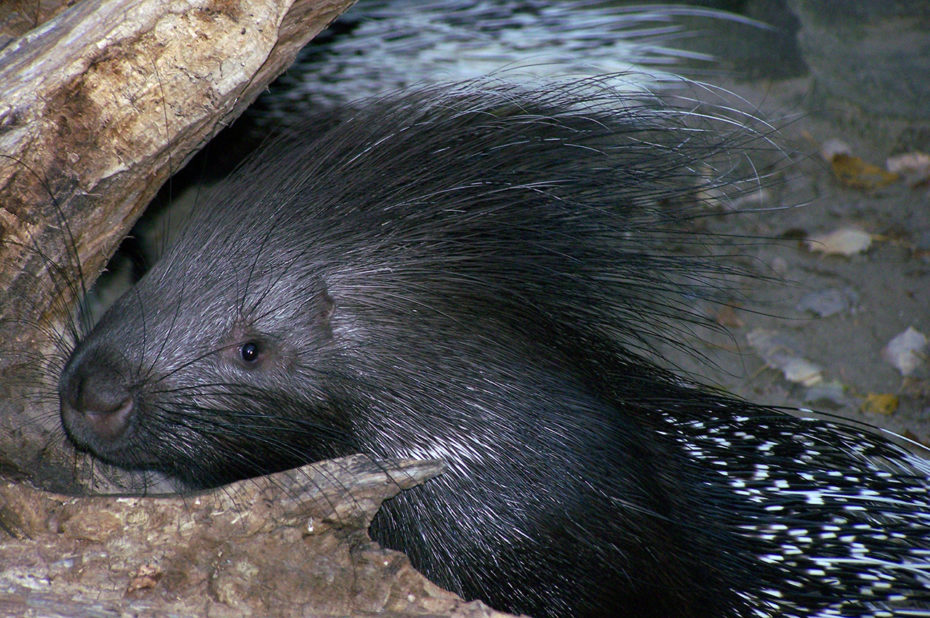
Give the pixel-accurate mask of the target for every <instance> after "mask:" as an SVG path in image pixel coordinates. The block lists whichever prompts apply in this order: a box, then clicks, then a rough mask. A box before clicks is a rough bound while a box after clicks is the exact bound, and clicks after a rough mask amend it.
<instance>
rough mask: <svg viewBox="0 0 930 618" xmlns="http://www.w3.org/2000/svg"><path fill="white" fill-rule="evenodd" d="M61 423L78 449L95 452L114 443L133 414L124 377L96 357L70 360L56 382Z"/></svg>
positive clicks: (86, 355) (130, 395)
mask: <svg viewBox="0 0 930 618" xmlns="http://www.w3.org/2000/svg"><path fill="white" fill-rule="evenodd" d="M58 390H59V396H60V400H61V419H62V422H63V423H64V426H65V429H66V431H67V432H68V435H69V437H70V438H71V439H72V441H74V442H75V444H76V445H77V446H78V447H83V448H91V449H92V450H97V449H99V448H100V447H101V446H102V445H105V444H107V443H109V442H112V441H113V440H116V439H118V438H119V437H120V436H121V435H122V434H123V432H124V431H125V430H126V427H127V426H128V423H129V418H130V415H131V413H132V410H133V399H132V394H131V393H130V392H129V389H128V387H127V384H126V381H125V379H124V373H123V372H120V371H119V370H118V369H117V368H116V366H115V364H114V363H113V362H111V361H110V360H108V359H107V358H106V357H105V356H104V355H101V354H99V353H89V354H84V355H81V357H80V358H74V357H72V362H69V363H68V366H67V367H66V368H65V371H64V373H63V374H62V376H61V380H60V382H59V389H58Z"/></svg>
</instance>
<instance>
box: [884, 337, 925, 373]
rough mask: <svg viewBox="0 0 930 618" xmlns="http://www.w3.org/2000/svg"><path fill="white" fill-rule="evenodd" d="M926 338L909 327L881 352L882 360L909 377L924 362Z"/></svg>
mask: <svg viewBox="0 0 930 618" xmlns="http://www.w3.org/2000/svg"><path fill="white" fill-rule="evenodd" d="M927 344H928V341H927V336H926V335H924V334H923V333H921V332H920V331H918V330H916V329H914V328H913V327H911V326H908V327H907V330H905V331H904V332H903V333H900V334H898V335H897V336H895V337H894V338H893V339H892V340H891V341H889V342H888V345H886V346H885V348H884V349H883V350H882V358H884V359H885V360H886V361H888V362H889V363H891V364H892V365H893V366H894V368H895V369H897V370H898V371H900V372H901V375H903V376H908V375H911V374H912V373H913V372H914V370H915V369H917V367H918V366H919V365H920V364H921V363H922V362H923V361H924V358H925V356H926V355H925V354H924V351H925V350H926V349H927Z"/></svg>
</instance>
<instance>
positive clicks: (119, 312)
mask: <svg viewBox="0 0 930 618" xmlns="http://www.w3.org/2000/svg"><path fill="white" fill-rule="evenodd" d="M697 115H698V114H696V113H695V114H690V115H689V114H685V113H683V112H672V111H671V110H669V109H667V108H663V107H661V106H656V105H654V104H653V102H644V101H642V100H636V99H628V100H626V101H624V100H623V99H621V98H619V97H618V96H617V95H616V94H615V93H613V92H611V91H610V90H609V89H607V88H604V87H599V86H598V85H597V83H596V82H583V83H579V84H571V85H562V86H554V85H553V86H549V87H547V88H546V89H545V90H544V91H536V92H528V91H523V90H521V89H519V88H508V87H505V86H501V85H498V86H493V85H490V84H477V85H476V84H466V85H464V86H460V87H454V88H450V87H439V88H434V89H430V90H425V91H419V92H413V93H411V94H408V95H405V96H401V97H396V98H392V99H383V100H376V101H373V102H370V103H369V104H367V105H366V106H363V107H361V108H360V109H358V110H357V112H355V113H354V114H343V116H342V117H341V118H340V122H339V123H338V124H337V126H335V127H334V128H332V129H331V130H328V131H321V130H320V127H319V122H320V120H319V119H314V120H312V121H310V122H308V123H307V125H306V126H305V127H303V128H302V129H298V130H296V131H295V132H294V133H293V134H291V135H288V136H286V137H284V138H282V139H279V140H277V141H274V142H272V143H270V144H269V145H268V146H267V147H265V148H263V149H262V150H261V151H260V152H259V153H258V154H257V155H256V156H255V157H254V158H253V160H252V162H251V163H250V164H248V165H247V166H246V167H244V168H242V169H240V170H238V171H237V172H236V173H235V174H234V175H233V176H232V177H231V178H230V179H229V180H228V181H226V182H225V183H223V184H222V185H221V186H220V187H219V188H218V189H217V190H216V191H215V192H214V193H213V195H212V196H211V197H210V199H209V200H208V202H207V203H206V204H204V205H203V207H202V208H200V209H198V211H197V212H196V213H195V214H194V216H193V219H192V220H191V222H190V224H189V225H188V226H187V228H186V229H185V231H184V232H183V233H182V235H181V236H180V238H179V239H178V240H177V242H176V243H175V244H174V245H173V246H172V247H171V248H170V249H169V250H168V251H167V253H166V254H165V256H164V257H163V259H162V260H161V261H159V262H158V263H157V264H156V265H155V267H154V268H153V269H152V270H151V271H150V272H149V273H148V274H147V275H146V276H145V277H144V278H143V279H142V280H141V281H140V283H139V284H138V286H137V287H136V288H134V289H133V290H131V291H130V292H129V293H128V294H127V295H126V296H124V297H123V298H122V299H121V300H120V301H118V303H117V304H116V305H115V306H114V307H113V308H111V309H110V310H109V311H108V312H107V313H106V314H105V315H104V317H103V318H102V319H101V321H100V322H99V324H98V325H97V326H96V328H95V329H94V330H93V331H92V332H91V333H90V334H89V335H88V336H87V337H86V338H85V339H84V340H83V341H82V342H80V344H79V345H78V346H77V348H76V350H75V351H74V354H73V356H72V358H71V359H70V361H69V362H68V364H67V366H66V368H65V370H64V372H63V374H62V377H61V381H60V391H61V401H62V404H61V406H62V407H61V409H62V419H63V422H64V426H65V428H66V431H67V433H68V435H69V437H70V438H71V440H72V441H73V442H74V443H75V444H76V445H77V447H78V448H79V449H82V450H86V451H90V452H92V453H93V454H95V455H96V456H98V457H100V458H101V459H103V460H105V461H108V462H110V463H113V464H116V465H119V466H123V467H126V468H132V469H144V470H157V471H161V472H164V473H167V474H168V475H171V476H173V477H175V478H177V479H179V480H180V481H182V482H183V483H184V484H185V485H186V486H189V487H209V486H215V485H219V484H222V483H226V482H229V481H233V480H236V479H241V478H245V477H250V476H254V475H259V474H263V473H267V472H272V471H276V470H280V469H285V468H289V467H293V466H297V465H300V464H303V463H306V462H309V461H313V460H318V459H323V458H328V457H335V456H341V455H348V454H351V453H355V452H359V451H361V452H364V453H368V454H371V455H374V456H376V457H385V458H388V457H425V458H432V457H441V458H443V459H445V460H446V461H447V462H448V463H449V470H448V471H447V472H446V473H445V474H444V475H443V476H441V477H439V478H437V479H434V480H432V481H430V482H428V483H427V484H426V485H425V486H422V487H418V488H415V489H414V490H411V491H408V492H404V493H403V494H401V495H400V496H398V497H397V498H395V499H394V500H392V501H391V502H389V503H387V504H385V505H384V508H383V509H382V511H381V512H380V513H379V515H378V516H377V518H376V520H375V522H374V523H373V525H372V534H373V536H374V537H375V538H376V539H377V540H378V541H380V542H381V543H383V544H385V545H387V546H389V547H393V548H397V549H401V550H403V551H405V552H406V553H407V554H408V555H409V556H410V558H411V560H412V562H413V564H414V565H415V566H416V567H417V568H418V569H420V570H422V571H423V572H424V573H425V574H426V575H427V576H429V577H430V578H432V579H433V580H435V581H436V582H438V583H440V584H442V585H444V586H445V587H448V588H450V589H452V590H455V591H457V592H459V593H461V594H462V595H463V596H465V597H466V598H469V599H471V598H480V599H483V600H485V601H486V602H488V603H490V604H491V605H493V606H495V607H498V608H501V609H506V610H510V611H515V612H525V613H529V614H533V615H537V616H543V615H615V614H617V613H624V612H625V613H628V614H631V615H644V616H647V615H652V616H684V615H712V616H724V615H732V616H737V615H748V614H750V613H751V612H753V611H755V612H758V613H761V614H767V613H771V614H779V615H782V614H783V615H812V614H814V613H816V612H818V611H821V610H827V609H837V608H838V609H839V610H842V611H847V610H850V611H855V612H859V613H867V612H869V611H872V610H873V609H876V608H878V609H880V608H883V607H889V606H891V605H889V603H893V602H892V601H888V599H887V598H886V597H887V596H889V595H887V594H886V593H884V592H882V590H881V589H880V588H876V589H874V590H878V592H874V590H873V589H870V590H872V591H870V592H868V593H866V592H864V590H865V586H866V585H867V584H868V582H869V581H871V580H868V579H867V578H865V579H863V580H861V581H860V579H859V577H860V575H861V574H862V573H865V572H868V573H873V572H874V571H875V569H878V572H881V573H884V574H887V572H888V570H887V569H885V570H882V569H883V568H884V567H880V566H879V567H874V566H871V565H864V564H861V563H860V564H856V565H852V566H850V565H849V564H847V562H848V561H844V560H841V559H840V558H843V557H846V556H855V555H856V553H855V548H853V549H851V545H850V543H849V542H845V541H844V542H841V541H838V540H836V539H835V538H834V539H833V540H831V539H830V538H826V537H824V536H823V535H820V536H817V534H818V533H817V532H814V531H811V532H810V535H811V536H814V537H815V538H816V540H815V541H811V542H810V543H805V542H804V541H799V540H797V538H796V537H797V534H796V533H797V530H798V529H799V528H811V527H813V528H816V529H818V530H821V531H823V530H828V529H829V526H831V525H834V524H836V522H838V521H840V519H842V518H846V520H845V521H847V522H848V523H847V524H844V525H846V526H853V525H854V524H859V525H866V524H867V525H868V526H871V528H870V529H874V530H877V531H878V532H876V534H875V535H874V536H875V537H876V538H878V537H880V536H881V534H880V533H881V532H887V528H888V527H889V526H891V525H892V524H893V525H894V526H895V527H896V529H898V530H907V532H908V535H910V536H909V537H908V538H905V539H904V540H902V541H900V542H896V543H886V544H885V545H882V546H881V548H880V549H881V551H882V552H883V555H887V556H889V559H893V560H898V561H899V562H901V563H902V564H909V565H910V569H909V570H902V572H896V571H893V570H892V573H893V576H894V577H895V578H897V579H895V580H894V581H895V586H896V590H898V591H904V592H906V593H907V594H905V597H906V599H905V601H904V603H905V606H907V607H910V606H911V605H909V604H910V603H912V601H913V600H914V599H917V600H918V601H920V600H921V599H923V600H925V599H926V596H927V595H926V593H921V592H920V591H921V590H922V586H923V585H925V584H926V583H927V569H928V566H927V564H926V560H923V561H922V562H921V561H920V556H921V555H922V554H921V553H920V551H921V549H925V548H927V547H928V526H927V522H926V521H925V520H924V519H923V518H922V516H921V515H920V514H919V512H914V510H913V509H910V508H904V509H892V508H891V507H889V506H888V505H887V503H886V502H885V501H883V500H877V501H875V504H876V505H878V504H881V505H883V506H884V507H885V509H884V510H883V511H882V512H881V513H875V514H870V513H869V512H868V508H866V512H860V508H859V507H862V506H866V507H867V506H868V505H870V504H872V503H871V502H869V500H870V498H869V494H868V493H867V492H865V493H863V494H861V495H858V496H857V495H854V494H856V492H855V491H852V490H847V486H846V485H845V484H844V483H847V482H848V483H852V486H853V487H855V486H856V485H855V482H856V481H854V480H853V481H851V480H850V479H859V484H860V485H861V487H862V488H866V489H875V490H876V491H883V490H885V488H891V487H892V486H893V485H894V483H892V482H891V481H889V480H888V479H887V478H886V477H887V476H888V474H887V469H888V468H889V467H890V468H892V469H893V471H894V473H895V475H893V476H894V479H895V481H894V482H898V479H901V480H900V483H901V484H902V487H901V488H898V487H897V486H894V488H893V489H887V491H888V492H893V493H894V496H895V497H900V496H901V493H900V492H901V491H903V490H904V489H903V488H907V490H908V491H910V494H909V498H910V499H911V500H913V501H915V502H917V503H919V504H921V505H924V506H926V505H927V496H926V486H927V480H926V468H925V467H921V466H922V464H921V463H919V462H918V460H916V459H914V458H910V456H908V455H907V454H905V453H904V452H903V451H900V450H898V449H896V448H895V447H894V446H892V445H890V444H886V443H884V442H882V441H880V440H877V439H876V438H872V437H869V436H868V435H866V434H863V433H859V432H856V431H854V430H851V429H847V428H842V427H837V426H833V425H829V424H826V423H812V422H810V421H803V420H799V419H795V418H793V417H791V416H788V415H785V414H781V413H778V412H775V411H773V410H769V409H766V408H761V407H754V406H752V405H750V404H747V403H744V402H741V401H737V400H733V399H729V398H727V397H724V396H721V395H719V394H715V393H709V392H705V391H703V390H701V389H699V388H697V387H695V386H694V385H692V384H690V383H687V382H685V381H683V380H680V379H678V378H676V377H675V376H673V375H672V374H671V373H669V372H668V371H666V370H665V369H663V368H661V367H660V366H659V364H657V363H656V362H654V361H652V360H649V356H650V350H651V349H652V348H653V344H654V343H655V342H656V341H657V340H658V339H665V340H673V339H674V338H675V330H674V328H675V325H676V324H677V325H679V326H680V325H681V324H687V322H688V320H690V319H696V318H695V317H694V316H693V315H692V313H691V310H690V307H691V306H692V305H693V303H694V300H695V298H697V297H698V296H700V295H703V294H706V293H708V290H712V289H714V286H713V285H708V283H707V282H708V280H711V281H713V280H715V279H716V278H717V277H719V276H720V275H723V274H726V272H727V269H726V268H725V267H723V266H721V265H719V264H718V263H716V262H713V261H710V260H707V259H705V258H701V257H689V254H688V253H671V252H669V250H668V249H667V246H668V245H670V244H677V245H682V244H685V245H687V244H689V243H691V242H692V238H691V237H690V236H688V235H687V233H686V232H682V231H681V230H682V229H683V226H682V225H681V221H680V219H682V218H687V217H688V216H690V215H691V214H692V212H693V211H692V210H691V209H692V208H694V205H695V203H696V201H697V198H698V196H699V195H705V194H707V193H708V192H710V191H712V190H713V189H715V188H717V185H724V184H727V183H730V182H731V179H729V178H727V177H726V176H725V175H724V174H723V173H722V170H719V169H718V170H717V171H715V172H713V173H711V174H709V173H708V171H707V170H708V169H709V168H708V166H709V165H711V164H712V163H713V162H714V161H715V160H717V158H718V155H725V154H726V153H731V152H734V151H736V152H742V150H741V146H745V144H744V143H742V142H741V140H743V139H744V138H745V136H746V135H747V133H743V132H736V133H733V134H729V135H720V136H718V137H715V136H714V135H713V134H709V133H707V132H706V131H701V130H698V129H696V128H695V127H693V126H689V124H688V122H687V119H688V118H689V116H691V117H694V116H697ZM309 134H313V135H314V136H315V139H312V140H311V139H308V138H307V135H309ZM694 242H695V243H696V241H694ZM770 441H774V442H775V444H776V445H777V446H776V447H775V448H773V447H772V446H769V445H768V443H769V442H770ZM844 441H845V442H844ZM811 442H813V443H815V447H816V448H814V447H811V446H810V443H811ZM816 449H820V450H822V451H823V452H824V453H825V454H819V455H818V456H814V455H813V453H815V451H816ZM876 458H880V459H881V460H882V461H883V462H890V463H883V464H881V465H878V464H874V463H873V461H874V460H875V459H876ZM721 462H723V463H722V464H721ZM883 466H884V467H883ZM836 471H838V473H839V477H838V478H837V477H836V475H834V474H833V473H834V472H836ZM844 475H848V476H844ZM811 478H813V479H814V480H813V481H812V480H811ZM801 485H803V486H804V487H806V488H808V489H809V494H810V493H812V494H816V495H817V496H818V499H819V500H820V503H819V504H818V503H817V501H813V502H812V501H810V500H805V499H801V498H798V497H797V495H795V494H791V491H786V492H781V489H782V487H783V486H787V487H788V488H789V490H790V489H793V488H797V487H799V486H801ZM836 487H840V489H836ZM849 504H852V505H853V507H857V508H849ZM773 507H777V508H775V509H774V510H773ZM915 508H916V507H915ZM857 518H858V519H857ZM837 525H838V524H837ZM841 527H842V526H841ZM783 528H784V529H783ZM857 530H860V533H859V534H860V538H865V537H867V536H868V533H867V532H866V531H863V529H862V528H857ZM834 537H836V535H834ZM870 538H871V537H870ZM876 542H878V541H876ZM794 545H805V546H806V547H809V548H810V552H811V553H810V554H807V553H805V552H801V554H800V556H798V555H797V554H796V552H794V551H793V550H791V547H793V546H794ZM779 552H780V553H779ZM824 552H826V555H829V556H837V560H836V564H837V565H838V566H836V567H835V568H834V567H831V566H827V567H825V566H823V565H822V564H821V563H819V562H816V560H815V559H816V558H818V557H822V556H823V555H825V554H824ZM776 554H777V555H780V556H781V558H776V559H771V556H772V555H776ZM912 554H913V556H912ZM914 556H916V558H914ZM805 560H807V561H809V563H808V562H804V561H805ZM908 560H911V562H908ZM915 560H916V561H917V562H914V561H915ZM831 564H832V563H831ZM818 569H819V570H822V571H824V574H823V575H818V574H817V573H816V572H815V571H817V570H818ZM870 569H872V570H870ZM864 582H865V583H864ZM886 592H887V591H886ZM883 595H884V596H883Z"/></svg>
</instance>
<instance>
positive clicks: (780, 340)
mask: <svg viewBox="0 0 930 618" xmlns="http://www.w3.org/2000/svg"><path fill="white" fill-rule="evenodd" d="M746 339H747V340H748V341H749V345H750V346H751V347H752V349H753V350H755V351H756V354H758V355H759V356H760V357H761V358H762V360H764V361H765V364H766V365H768V366H769V367H771V368H772V369H775V370H778V371H781V372H782V374H783V375H784V376H785V379H786V380H788V381H789V382H795V383H797V384H802V385H804V386H813V385H815V384H818V383H820V382H821V381H822V380H823V375H822V372H823V369H822V368H821V367H820V366H818V365H817V364H816V363H812V362H811V361H809V360H807V359H805V358H802V357H801V355H800V354H799V353H798V352H797V350H796V348H795V347H794V342H792V341H791V340H790V339H789V338H788V337H787V336H785V335H782V334H781V333H778V332H777V331H772V330H766V329H764V328H757V329H755V330H753V331H752V332H750V333H749V334H748V335H746Z"/></svg>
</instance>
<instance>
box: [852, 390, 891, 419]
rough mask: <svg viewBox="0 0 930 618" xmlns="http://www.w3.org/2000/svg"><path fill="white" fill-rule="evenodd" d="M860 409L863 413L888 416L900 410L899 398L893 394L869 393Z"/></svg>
mask: <svg viewBox="0 0 930 618" xmlns="http://www.w3.org/2000/svg"><path fill="white" fill-rule="evenodd" d="M860 408H861V410H862V411H863V412H870V413H872V414H884V415H885V416H888V415H891V414H894V413H895V410H897V409H898V396H897V395H894V394H892V393H869V394H868V395H866V396H865V399H864V400H863V401H862V405H861V406H860Z"/></svg>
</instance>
